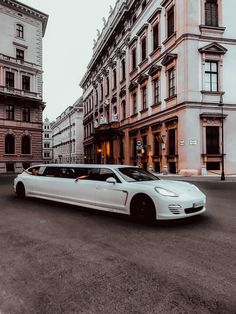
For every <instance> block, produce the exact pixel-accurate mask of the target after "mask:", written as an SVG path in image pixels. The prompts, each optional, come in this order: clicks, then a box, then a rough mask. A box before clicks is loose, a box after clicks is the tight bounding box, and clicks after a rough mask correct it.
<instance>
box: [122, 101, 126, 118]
mask: <svg viewBox="0 0 236 314" xmlns="http://www.w3.org/2000/svg"><path fill="white" fill-rule="evenodd" d="M121 107H122V114H123V116H122V118H123V119H125V118H126V102H125V100H123V101H122V103H121Z"/></svg>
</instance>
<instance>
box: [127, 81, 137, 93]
mask: <svg viewBox="0 0 236 314" xmlns="http://www.w3.org/2000/svg"><path fill="white" fill-rule="evenodd" d="M137 86H138V84H137V83H136V82H135V81H132V82H131V83H130V84H129V91H130V92H131V91H133V90H134V89H135V88H136V87H137Z"/></svg>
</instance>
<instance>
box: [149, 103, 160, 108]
mask: <svg viewBox="0 0 236 314" xmlns="http://www.w3.org/2000/svg"><path fill="white" fill-rule="evenodd" d="M160 105H161V102H158V103H157V104H153V105H151V108H157V107H159V106H160Z"/></svg>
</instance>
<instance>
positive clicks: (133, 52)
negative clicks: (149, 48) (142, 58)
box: [132, 47, 137, 70]
mask: <svg viewBox="0 0 236 314" xmlns="http://www.w3.org/2000/svg"><path fill="white" fill-rule="evenodd" d="M136 66H137V63H136V47H134V48H133V49H132V70H134V69H136Z"/></svg>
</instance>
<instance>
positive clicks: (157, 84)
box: [153, 78, 160, 105]
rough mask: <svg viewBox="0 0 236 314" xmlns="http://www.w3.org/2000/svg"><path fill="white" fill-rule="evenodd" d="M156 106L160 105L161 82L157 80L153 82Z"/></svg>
mask: <svg viewBox="0 0 236 314" xmlns="http://www.w3.org/2000/svg"><path fill="white" fill-rule="evenodd" d="M153 96H154V105H157V104H159V103H160V80H159V79H158V78H157V79H155V80H154V81H153Z"/></svg>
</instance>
